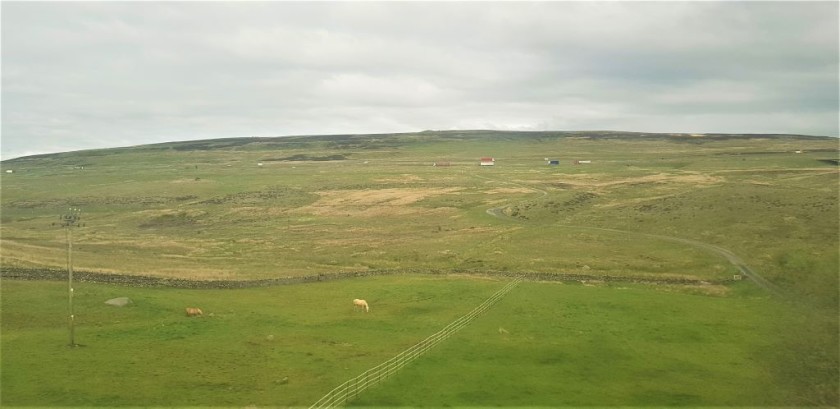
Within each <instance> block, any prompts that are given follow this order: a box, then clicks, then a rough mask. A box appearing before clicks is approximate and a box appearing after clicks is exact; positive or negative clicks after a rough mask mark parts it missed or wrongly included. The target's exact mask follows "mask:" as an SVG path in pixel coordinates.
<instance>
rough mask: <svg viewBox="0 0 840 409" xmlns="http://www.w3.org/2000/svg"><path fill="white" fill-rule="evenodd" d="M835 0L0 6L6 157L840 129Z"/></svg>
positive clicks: (833, 133) (2, 150)
mask: <svg viewBox="0 0 840 409" xmlns="http://www.w3.org/2000/svg"><path fill="white" fill-rule="evenodd" d="M839 5H840V3H838V2H836V1H826V2H810V3H806V2H640V3H635V2H501V3H498V2H497V3H488V2H463V3H462V2H212V3H205V2H181V3H174V2H160V3H158V2H138V3H130V2H57V3H56V2H8V1H3V2H2V139H0V142H2V145H0V153H2V157H3V158H4V159H8V158H13V157H17V156H22V155H29V154H36V153H48V152H59V151H68V150H78V149H90V148H103V147H115V146H129V145H138V144H144V143H155V142H164V141H175V140H188V139H206V138H221V137H239V136H282V135H307V134H331V133H380V132H413V131H421V130H426V129H501V130H627V131H645V132H695V133H699V132H729V133H797V134H810V135H828V136H838V109H839V108H838V90H840V83H839V82H838V12H839V10H838V7H840V6H839Z"/></svg>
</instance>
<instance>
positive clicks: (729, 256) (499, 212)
mask: <svg viewBox="0 0 840 409" xmlns="http://www.w3.org/2000/svg"><path fill="white" fill-rule="evenodd" d="M476 177H477V178H479V179H484V180H489V181H493V182H498V183H504V184H511V185H515V186H520V187H524V188H528V189H532V190H535V191H538V192H540V193H542V197H545V196H548V192H547V191H545V190H542V189H537V188H535V187H531V186H525V185H522V184H519V183H515V182H507V181H500V180H494V179H491V178H488V177H485V176H478V175H476ZM506 206H510V205H509V204H508V205H505V206H497V207H491V208H489V209H487V210H486V211H485V213H487V214H488V215H490V216H493V217H495V218H498V219H504V220H511V221H515V222H517V223H524V222H525V221H523V220H520V219H517V218H514V217H511V216H508V215H506V214H505V213H504V211H503V209H504V208H505V207H506ZM559 226H560V227H566V228H573V229H588V230H599V231H608V232H612V233H620V234H627V235H631V236H636V237H648V238H653V239H659V240H667V241H672V242H676V243H682V244H687V245H689V246H692V247H696V248H699V249H702V250H706V251H709V252H712V253H715V254H717V255H718V256H721V257H723V258H725V259H726V260H727V261H728V262H729V263H730V264H732V265H733V266H735V268H737V269H738V271H740V272H741V273H742V274H743V275H744V276H746V277H747V278H749V279H750V280H751V281H752V282H754V283H755V284H756V285H758V286H759V287H761V288H762V289H764V290H766V291H767V292H769V293H771V294H773V295H775V296H780V297H784V296H785V295H786V294H785V293H784V292H783V291H782V290H781V288H779V286H777V285H775V284H773V283H772V282H770V281H769V280H767V279H766V278H764V277H762V276H761V275H760V274H758V273H757V272H755V271H754V270H753V269H751V268H750V267H749V266H748V265H747V263H745V262H744V260H743V259H741V258H740V257H738V256H737V255H736V254H735V253H733V252H732V251H731V250H729V249H726V248H723V247H720V246H716V245H714V244H709V243H704V242H702V241H697V240H692V239H686V238H682V237H674V236H666V235H662V234H652V233H642V232H635V231H630V230H618V229H608V228H604V227H590V226H572V225H559Z"/></svg>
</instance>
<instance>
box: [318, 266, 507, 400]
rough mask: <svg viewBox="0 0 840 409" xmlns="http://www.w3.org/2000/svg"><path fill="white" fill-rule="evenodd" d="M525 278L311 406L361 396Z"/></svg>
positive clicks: (484, 309)
mask: <svg viewBox="0 0 840 409" xmlns="http://www.w3.org/2000/svg"><path fill="white" fill-rule="evenodd" d="M521 282H522V279H521V278H518V277H517V278H514V279H513V280H512V281H511V282H509V283H507V284H506V285H505V286H504V287H502V289H501V290H499V291H496V292H495V293H494V294H493V295H491V296H490V298H488V299H487V300H485V301H484V302H483V303H481V304H479V305H478V307H475V308H474V309H473V310H472V311H470V312H468V313H467V314H465V315H464V316H462V317H460V318H458V319H456V320H455V321H452V323H450V324H449V325H447V326H445V327H444V328H443V329H442V330H440V331H438V332H436V333H434V334H432V335H430V336H429V337H428V338H426V339H424V340H422V341H420V342H419V343H417V344H415V345H414V346H412V347H411V348H408V349H406V350H405V351H403V352H400V353H399V354H397V355H395V356H394V357H393V358H391V359H389V360H387V361H385V362H383V363H381V364H379V365H377V366H375V367H373V368H371V369H368V370H367V371H365V372H362V373H361V374H360V375H358V376H356V377H355V378H352V379H350V380H348V381H346V382H344V383H342V384H341V385H339V386H337V387H335V388H334V389H333V390H331V391H329V392H328V393H327V394H326V395H324V396H323V397H322V398H321V399H319V400H318V401H317V402H315V403H314V404H313V405H312V406H310V409H312V408H331V407H335V406H338V405H341V404H342V403H344V402H347V401H348V400H349V399H352V398H354V397H356V396H358V395H359V393H360V392H362V391H364V390H365V389H367V388H369V387H371V386H373V385H376V384H378V383H381V382H382V381H383V380H385V379H387V378H389V377H391V376H392V375H394V374H395V373H397V371H399V370H400V369H402V368H403V367H405V366H406V365H408V364H409V363H411V362H412V361H414V360H415V359H417V358H419V357H420V356H422V355H423V354H425V353H426V352H428V351H429V350H430V349H432V348H434V347H435V346H436V345H437V344H439V343H441V342H443V341H444V340H446V339H447V338H449V337H450V336H452V335H453V334H455V333H456V332H458V331H459V330H460V329H461V328H463V327H465V326H467V325H468V324H469V323H470V322H472V321H473V320H474V319H475V318H476V317H478V316H479V315H480V314H481V313H482V312H484V311H486V310H487V309H488V308H490V307H491V306H493V304H495V303H496V302H497V301H499V300H500V299H501V298H502V297H504V296H505V295H506V294H507V293H509V292H510V291H511V290H513V289H514V288H515V287H516V286H517V285H519V283H521Z"/></svg>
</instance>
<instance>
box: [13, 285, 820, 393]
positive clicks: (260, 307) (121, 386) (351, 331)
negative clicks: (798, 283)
mask: <svg viewBox="0 0 840 409" xmlns="http://www.w3.org/2000/svg"><path fill="white" fill-rule="evenodd" d="M503 285H504V282H502V281H496V280H486V279H483V280H478V279H469V278H463V277H460V278H459V277H448V278H447V277H429V276H392V277H377V278H361V279H354V280H347V281H334V282H327V283H318V284H306V285H296V286H281V287H272V288H259V289H245V290H176V289H145V288H131V287H120V286H107V285H101V284H89V283H84V284H80V285H78V286H77V294H76V301H77V310H76V311H77V313H78V315H79V319H78V323H77V330H76V340H77V342H79V343H80V344H83V345H84V346H82V347H77V348H72V349H71V348H68V347H67V346H66V343H67V330H66V326H65V323H66V321H65V319H66V318H65V314H66V297H65V295H66V294H65V293H66V285H65V284H62V283H57V282H25V281H4V283H3V287H2V307H3V321H2V341H3V342H2V351H0V352H2V357H3V371H2V375H0V376H2V385H3V395H2V402H0V403H2V405H3V406H4V407H13V406H32V405H35V406H125V405H132V406H239V407H241V406H245V405H256V406H306V405H309V404H311V403H312V402H314V401H315V400H317V399H318V398H319V397H320V396H321V395H323V394H324V393H326V392H327V391H329V389H331V388H332V387H333V386H337V385H338V384H340V383H341V382H343V381H345V380H346V379H349V378H351V377H352V376H355V375H357V374H359V373H361V372H362V371H364V370H365V369H367V368H369V367H372V366H374V365H376V364H378V363H380V362H382V361H385V360H386V359H388V358H390V357H391V356H393V355H395V354H396V353H398V352H400V351H402V350H404V349H406V348H407V347H409V346H411V345H413V344H414V343H416V342H418V341H419V340H421V339H423V338H425V337H426V336H428V335H430V334H432V333H434V332H435V331H437V330H438V329H440V328H442V327H443V326H445V325H446V324H448V323H449V322H451V321H452V320H454V319H455V318H457V317H458V316H460V315H463V314H464V313H466V312H467V311H469V310H470V309H472V308H473V307H474V306H475V305H477V304H479V303H480V302H481V301H483V299H484V298H486V297H487V296H489V295H490V294H491V293H493V292H494V291H496V290H497V289H499V288H500V287H501V286H503ZM746 285H747V284H744V286H746ZM734 290H735V291H736V293H738V294H728V293H727V294H726V295H721V294H718V295H709V294H692V293H690V292H687V290H686V289H685V288H682V287H670V288H669V287H662V286H654V287H645V286H634V285H630V286H613V287H609V286H602V285H595V286H584V285H564V284H551V283H534V282H526V283H522V284H520V287H518V288H517V289H515V290H514V291H513V292H512V293H511V294H509V295H508V296H507V297H506V298H504V299H503V300H502V301H501V302H500V303H499V304H497V305H496V306H494V308H492V309H491V310H489V311H487V312H486V313H485V314H484V315H482V316H481V317H479V319H478V320H476V321H475V322H474V323H473V324H471V325H470V326H468V327H466V328H465V329H463V330H462V331H461V332H460V333H458V334H457V335H455V336H454V337H453V338H451V339H450V340H448V341H446V342H445V343H443V344H442V345H441V346H439V347H438V348H437V349H435V350H433V351H432V352H431V353H430V354H428V355H427V356H425V357H423V358H422V359H420V360H418V361H416V362H415V363H412V364H411V365H410V366H409V367H408V368H406V369H404V370H403V372H401V373H400V374H398V375H397V376H396V377H395V378H393V379H392V380H390V381H389V382H387V383H385V384H383V385H381V386H378V387H376V388H374V389H371V390H369V391H368V392H366V393H364V394H362V395H361V396H360V397H359V398H358V399H357V400H356V401H355V402H354V404H355V405H362V406H382V405H386V406H414V405H420V406H432V407H434V406H449V405H453V406H469V405H473V406H475V405H477V406H497V405H502V406H521V405H529V406H533V405H537V406H540V405H544V406H569V405H571V406H591V405H596V406H612V405H628V404H629V405H641V406H682V405H690V406H776V405H780V406H781V405H789V404H797V405H798V404H808V403H809V402H808V401H806V400H804V398H805V397H804V396H803V395H801V393H802V391H803V390H807V388H805V389H803V388H802V387H801V385H798V384H797V382H801V381H803V380H802V379H799V378H796V377H792V376H790V375H791V374H792V372H791V371H793V370H795V369H796V368H791V367H786V366H785V365H789V364H790V363H791V362H794V361H795V360H799V359H801V357H800V356H796V355H797V353H796V351H792V350H788V349H787V345H786V344H785V340H786V338H785V337H779V336H777V335H776V334H777V333H778V332H779V331H780V330H789V329H783V328H781V327H780V326H781V324H782V323H783V322H787V319H783V320H780V319H779V317H780V316H781V317H785V316H787V315H789V314H790V313H789V311H788V309H787V308H788V307H787V306H785V305H784V304H782V303H780V302H778V301H777V300H773V299H771V298H768V297H767V296H766V295H762V296H756V294H752V295H750V293H749V291H751V290H750V289H749V288H747V289H743V288H740V287H737V288H735V289H734ZM358 294H366V298H367V299H368V300H370V301H371V306H372V307H371V312H370V313H368V314H364V313H361V312H354V311H353V310H352V307H351V306H350V305H349V304H350V303H349V300H350V299H352V298H353V297H355V296H358ZM116 296H128V297H130V298H132V300H133V301H134V303H133V304H131V305H129V306H127V307H122V308H116V307H111V306H107V305H105V304H104V303H103V301H104V300H106V299H109V298H111V297H116ZM185 305H195V306H200V307H202V308H203V309H204V311H205V314H206V315H205V316H204V317H201V318H187V317H185V316H184V314H183V307H184V306H185ZM210 314H212V316H211V315H210ZM500 329H503V330H504V331H506V332H504V333H503V332H500ZM783 358H786V359H783ZM812 376H813V374H812ZM809 381H811V382H812V381H813V379H810V380H809ZM810 387H811V388H813V384H811V386H810Z"/></svg>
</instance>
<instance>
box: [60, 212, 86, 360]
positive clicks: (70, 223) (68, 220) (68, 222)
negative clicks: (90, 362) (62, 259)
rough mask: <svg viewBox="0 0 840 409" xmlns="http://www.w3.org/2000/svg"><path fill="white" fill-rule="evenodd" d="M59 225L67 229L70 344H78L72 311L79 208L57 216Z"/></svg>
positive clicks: (79, 216)
mask: <svg viewBox="0 0 840 409" xmlns="http://www.w3.org/2000/svg"><path fill="white" fill-rule="evenodd" d="M58 218H59V220H60V221H61V227H64V228H65V229H66V231H67V291H68V294H69V295H68V310H69V327H70V346H71V347H75V346H78V345H77V344H76V339H75V334H74V332H75V321H76V316H75V315H74V313H73V227H78V226H79V220H81V219H82V216H81V210H79V209H75V208H70V210H69V211H68V212H67V213H65V214H63V215H61V216H59V217H58Z"/></svg>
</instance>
